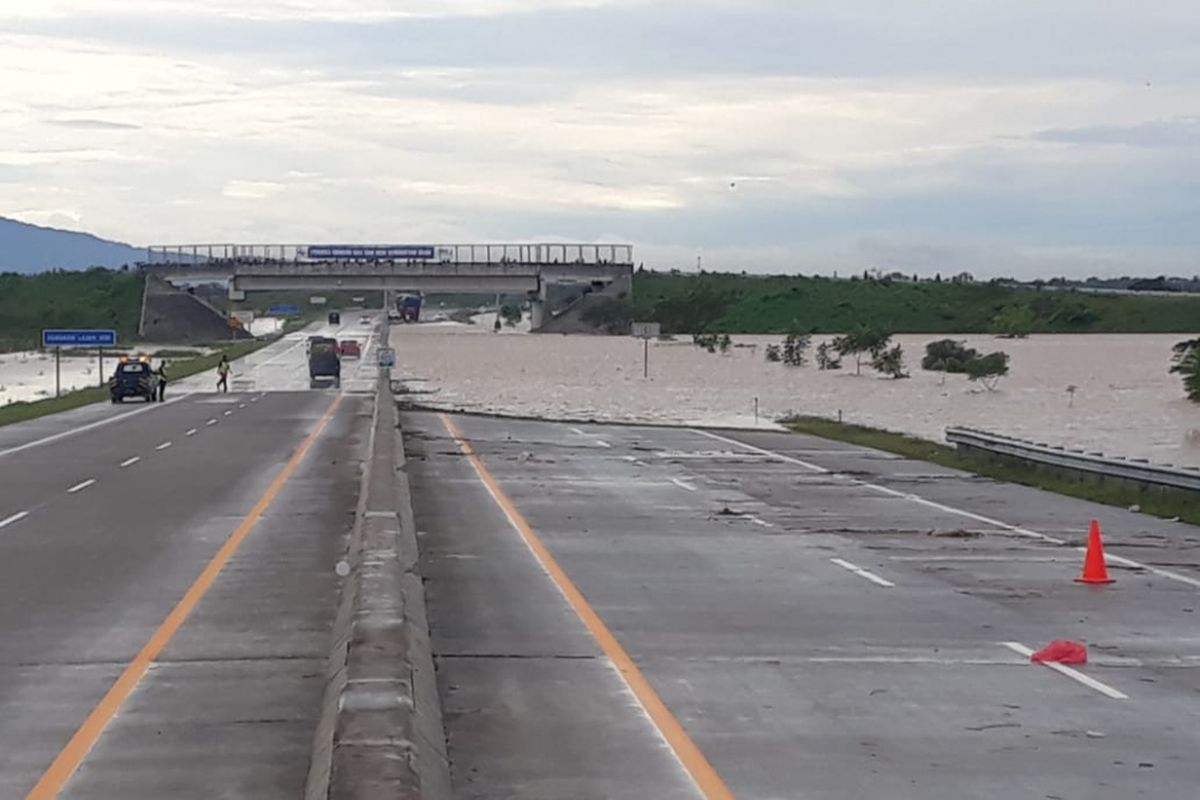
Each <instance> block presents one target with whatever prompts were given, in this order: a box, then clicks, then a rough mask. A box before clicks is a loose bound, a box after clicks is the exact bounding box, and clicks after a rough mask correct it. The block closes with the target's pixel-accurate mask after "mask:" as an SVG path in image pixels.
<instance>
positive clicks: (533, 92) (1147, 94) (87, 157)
mask: <svg viewBox="0 0 1200 800" xmlns="http://www.w3.org/2000/svg"><path fill="white" fill-rule="evenodd" d="M1052 6H1053V7H1052V8H1051V7H1047V5H1046V4H1040V3H1033V2H1032V0H1014V1H1013V2H1012V3H1006V4H982V5H981V4H962V3H961V2H958V3H955V2H949V0H912V2H910V3H906V4H905V6H904V9H903V11H902V12H901V11H898V10H897V8H896V6H895V4H894V3H885V2H883V0H855V1H854V2H841V1H839V2H834V0H813V1H812V2H805V3H795V2H784V1H783V0H738V1H737V2H735V0H698V2H696V3H693V4H690V5H688V6H686V7H682V6H670V5H668V4H664V3H653V2H637V1H636V0H629V1H628V2H625V1H618V0H613V1H611V2H602V1H601V0H596V1H595V2H590V1H588V0H580V2H574V0H561V2H534V1H533V0H528V1H525V0H508V1H506V2H495V3H493V2H485V1H484V0H458V1H457V2H434V0H427V1H426V0H421V1H420V2H391V1H390V0H388V1H387V2H385V0H322V1H321V2H318V0H264V2H260V3H255V4H245V3H242V2H240V0H239V1H238V2H234V0H197V2H190V3H187V4H181V3H175V2H167V0H124V1H123V2H114V1H113V0H44V2H33V0H13V1H12V2H6V3H4V4H3V7H2V8H0V72H2V73H3V74H4V75H5V76H6V80H5V82H4V85H3V86H0V170H3V172H0V175H6V176H10V177H8V178H0V214H3V213H4V209H5V208H19V209H26V210H32V211H33V212H37V209H44V210H45V211H44V213H46V214H57V213H60V210H61V209H64V208H65V209H74V210H75V211H76V212H77V213H78V214H79V216H80V219H81V220H83V221H84V222H85V223H86V224H87V225H89V226H91V227H94V228H95V229H96V231H97V232H98V233H101V234H105V235H108V236H111V237H114V238H119V239H122V240H127V241H164V240H170V239H182V240H189V241H194V240H205V239H216V240H235V241H236V240H240V239H246V240H251V239H252V240H255V241H264V240H270V239H279V240H291V241H305V240H316V239H323V238H324V239H338V240H355V239H357V240H364V241H365V240H371V239H386V240H393V239H395V238H396V236H397V231H401V232H402V233H403V235H404V236H407V237H412V238H413V239H414V240H416V239H423V240H437V239H443V240H444V239H449V238H462V239H475V240H480V239H493V238H494V239H505V240H518V239H523V238H533V237H541V236H548V235H549V236H558V237H561V238H579V239H583V240H591V239H594V238H595V237H596V236H597V235H598V231H604V232H605V233H606V234H607V235H613V236H618V237H621V238H628V239H631V240H633V241H635V242H636V243H638V244H639V245H644V252H646V253H648V254H655V255H654V257H655V258H662V259H668V258H674V257H675V256H674V255H672V254H682V255H680V257H681V258H682V259H683V263H684V264H685V265H686V264H688V263H691V262H694V251H695V250H696V249H697V248H703V249H704V251H705V252H706V253H711V254H714V255H713V256H712V257H713V258H714V259H716V258H718V256H717V255H716V254H726V255H728V258H729V259H730V263H736V262H737V260H738V259H740V258H744V259H745V261H744V262H743V263H749V264H753V265H754V268H755V269H759V268H763V269H765V268H768V267H769V266H770V264H771V263H774V264H776V265H777V267H778V268H787V269H790V268H793V266H794V265H796V264H801V263H802V264H808V265H811V266H813V268H814V269H824V268H826V267H832V265H838V266H837V268H840V269H850V268H852V267H853V268H856V269H859V268H862V267H863V266H871V265H873V264H872V263H868V262H873V261H876V260H888V259H891V260H894V261H895V262H896V263H897V264H901V263H904V264H910V265H912V266H913V268H915V269H921V268H922V266H921V265H922V264H924V265H927V266H929V267H930V268H933V265H934V264H936V263H940V262H941V261H943V260H945V261H954V260H957V261H961V262H969V263H971V264H975V265H978V267H979V268H980V269H994V270H997V271H1000V272H1005V273H1008V272H1014V271H1016V270H1036V269H1041V268H1043V267H1044V265H1046V264H1048V263H1058V262H1051V261H1050V260H1048V259H1046V258H1044V257H1042V256H1038V257H1037V258H1034V257H1032V256H1030V254H1031V253H1046V252H1051V251H1053V252H1069V253H1084V252H1086V253H1095V252H1097V251H1098V250H1100V249H1104V248H1108V249H1109V251H1110V252H1111V253H1113V254H1115V255H1114V258H1117V259H1135V258H1141V257H1140V256H1136V255H1135V254H1136V253H1138V252H1144V253H1145V254H1146V256H1145V258H1146V259H1153V258H1157V257H1158V256H1160V255H1161V253H1162V252H1163V251H1162V249H1161V247H1163V246H1166V247H1169V248H1175V249H1174V250H1172V252H1173V253H1174V252H1179V251H1181V250H1183V249H1186V248H1188V247H1195V246H1197V245H1200V241H1198V240H1197V239H1198V237H1200V233H1197V232H1195V231H1196V229H1195V226H1194V225H1192V224H1191V222H1190V220H1191V219H1194V218H1195V215H1196V214H1197V213H1200V199H1197V198H1196V195H1195V192H1194V191H1193V187H1192V181H1191V180H1190V179H1189V176H1190V175H1194V174H1196V170H1198V169H1200V151H1198V150H1197V148H1195V147H1194V145H1195V143H1196V131H1197V126H1198V125H1200V123H1198V122H1197V120H1198V119H1200V118H1198V117H1196V116H1194V115H1191V114H1190V113H1188V110H1190V109H1196V108H1200V78H1198V77H1197V76H1200V46H1197V45H1196V44H1195V42H1194V41H1193V39H1192V37H1191V35H1190V31H1191V30H1194V29H1195V27H1196V23H1198V22H1200V6H1197V5H1196V4H1194V3H1190V2H1187V3H1185V2H1181V1H1178V2H1177V1H1175V0H1162V1H1161V2H1159V3H1156V5H1155V13H1154V14H1148V13H1145V11H1144V9H1140V8H1134V7H1116V5H1114V4H1109V5H1103V6H1096V5H1095V4H1094V3H1086V2H1084V1H1083V0H1062V2H1059V3H1055V4H1052ZM1031 20H1036V24H1031V22H1030V21H1031ZM1147 83H1150V84H1151V85H1150V86H1147V85H1146V84H1147ZM14 175H19V176H20V180H19V181H16V180H12V179H11V176H14ZM184 209H186V212H184ZM688 254H690V255H688ZM1071 258H1075V256H1071ZM822 259H823V260H822ZM1102 261H1103V260H1102ZM651 263H653V262H651ZM664 263H665V262H664ZM1062 263H1078V264H1083V263H1085V262H1084V261H1083V257H1082V256H1081V257H1079V258H1078V259H1077V260H1076V261H1071V260H1070V259H1069V258H1066V257H1064V261H1063V262H1062ZM1103 263H1108V262H1107V261H1103ZM1140 263H1146V262H1145V261H1144V260H1143V262H1140ZM660 265H663V264H660ZM822 265H824V266H822ZM855 265H857V266H855ZM1080 268H1083V267H1082V266H1081V267H1080ZM1113 268H1114V269H1116V268H1117V267H1113Z"/></svg>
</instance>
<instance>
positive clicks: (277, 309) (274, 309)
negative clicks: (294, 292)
mask: <svg viewBox="0 0 1200 800" xmlns="http://www.w3.org/2000/svg"><path fill="white" fill-rule="evenodd" d="M267 313H268V314H275V315H276V316H281V317H286V316H288V315H289V314H299V313H300V306H270V307H269V308H268V309H267Z"/></svg>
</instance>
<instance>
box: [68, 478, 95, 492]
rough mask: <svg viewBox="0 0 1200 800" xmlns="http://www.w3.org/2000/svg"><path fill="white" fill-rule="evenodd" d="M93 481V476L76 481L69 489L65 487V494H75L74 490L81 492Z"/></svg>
mask: <svg viewBox="0 0 1200 800" xmlns="http://www.w3.org/2000/svg"><path fill="white" fill-rule="evenodd" d="M95 482H96V479H95V478H88V479H87V480H86V481H84V482H83V483H77V484H75V485H74V486H72V487H71V488H70V489H67V494H75V493H76V492H82V491H83V490H84V489H86V488H88V487H89V486H91V485H92V484H94V483H95Z"/></svg>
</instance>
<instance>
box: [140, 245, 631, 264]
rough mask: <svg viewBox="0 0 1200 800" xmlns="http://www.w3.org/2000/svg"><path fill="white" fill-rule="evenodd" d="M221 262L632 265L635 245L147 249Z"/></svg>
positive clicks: (159, 258)
mask: <svg viewBox="0 0 1200 800" xmlns="http://www.w3.org/2000/svg"><path fill="white" fill-rule="evenodd" d="M222 261H238V262H279V261H286V262H319V261H339V262H345V261H398V262H406V263H435V264H436V263H440V264H559V265H570V264H587V265H593V264H619V265H630V266H631V265H632V264H633V245H631V244H567V243H549V242H543V243H524V244H520V243H518V244H428V245H425V244H423V245H319V244H170V245H153V246H151V247H147V248H146V263H148V264H151V265H155V264H170V265H187V264H209V263H220V262H222Z"/></svg>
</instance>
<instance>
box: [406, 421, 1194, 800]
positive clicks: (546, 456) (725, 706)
mask: <svg viewBox="0 0 1200 800" xmlns="http://www.w3.org/2000/svg"><path fill="white" fill-rule="evenodd" d="M456 424H457V425H458V426H459V427H460V428H461V429H462V431H463V434H464V436H465V437H466V439H467V440H469V441H470V443H471V446H472V447H473V448H474V449H475V451H476V452H477V453H478V454H479V456H480V457H481V459H482V461H483V463H484V464H485V465H486V467H487V469H488V470H489V471H490V472H491V474H492V475H493V476H494V478H495V480H496V482H497V484H498V485H499V487H500V489H501V491H502V492H503V493H504V494H505V495H506V496H507V497H508V498H510V499H511V502H512V503H513V505H514V506H515V507H516V508H517V509H518V510H519V512H520V513H521V514H522V515H523V517H524V518H525V519H526V520H528V522H529V525H530V526H531V527H532V528H533V530H534V531H536V533H537V534H538V536H539V537H540V538H541V540H542V541H543V542H544V543H545V545H546V547H547V548H548V549H549V550H550V551H551V553H552V554H553V556H554V558H555V559H556V560H557V561H558V563H559V564H561V565H562V567H563V569H564V570H565V571H566V573H568V574H569V576H570V577H571V579H572V580H573V581H574V583H575V585H577V586H578V588H579V590H580V591H581V592H582V594H583V595H584V596H585V597H586V598H587V600H588V602H590V604H591V606H592V607H593V608H594V609H595V610H596V612H597V613H598V614H599V616H600V617H602V618H603V619H604V621H605V622H606V623H607V625H608V627H609V628H610V629H611V630H612V632H613V634H614V635H615V636H616V638H617V639H618V640H619V641H620V643H621V644H622V645H623V646H624V648H625V650H627V651H628V652H629V653H630V654H631V655H632V656H633V658H634V660H635V661H636V663H637V664H638V666H639V667H640V668H641V670H642V672H643V673H644V674H645V675H646V676H647V678H648V679H649V680H650V682H651V684H652V685H653V687H654V689H655V690H656V691H657V693H658V694H659V696H661V698H662V699H663V701H664V702H665V703H666V704H667V706H668V708H669V709H670V711H671V712H673V714H674V716H675V717H676V718H677V719H678V720H679V721H680V722H681V723H682V724H683V726H684V727H685V729H686V730H687V732H688V733H689V734H690V735H691V737H692V738H693V739H694V740H695V742H696V743H697V745H698V746H699V747H700V748H701V750H702V751H703V752H704V754H705V755H706V756H707V757H708V759H709V761H710V762H711V763H712V765H713V766H714V767H715V769H716V770H717V771H718V772H719V773H720V775H721V776H722V777H723V778H724V780H725V781H726V783H728V784H729V786H730V787H731V788H732V790H733V791H734V793H735V794H736V795H737V796H738V797H740V798H761V799H762V800H766V799H767V798H784V797H786V798H821V800H825V799H826V798H828V800H834V798H839V799H841V798H884V797H886V798H913V800H917V798H921V799H922V800H925V799H927V798H934V799H935V800H938V799H941V798H944V799H945V800H958V798H964V797H980V798H983V797H986V798H1028V797H1060V798H1083V797H1086V798H1101V799H1108V798H1111V800H1118V799H1121V800H1123V799H1124V798H1131V797H1147V798H1163V800H1166V799H1167V798H1180V797H1186V796H1191V792H1192V791H1194V788H1193V787H1194V786H1195V784H1196V782H1197V781H1198V780H1200V765H1198V764H1197V763H1196V762H1195V759H1194V758H1193V754H1194V752H1195V751H1196V748H1197V745H1200V734H1198V732H1197V729H1196V728H1195V725H1194V719H1195V714H1196V712H1197V710H1198V709H1197V700H1196V699H1195V698H1196V695H1197V693H1198V692H1200V680H1198V679H1200V672H1198V669H1200V637H1197V635H1196V634H1195V614H1196V613H1198V612H1197V601H1200V596H1198V594H1197V592H1198V591H1200V587H1198V586H1197V585H1196V584H1195V581H1197V580H1200V566H1198V565H1197V559H1196V558H1195V547H1196V545H1197V542H1198V540H1200V531H1197V529H1196V528H1194V527H1191V526H1187V525H1181V524H1179V523H1169V522H1164V521H1158V520H1153V519H1150V518H1147V517H1143V516H1142V515H1138V514H1131V513H1127V512H1123V511H1119V510H1114V509H1111V508H1107V507H1102V506H1096V505H1093V504H1089V503H1085V502H1082V501H1078V500H1073V499H1069V498H1062V497H1058V496H1055V495H1050V494H1047V493H1043V492H1039V491H1036V490H1032V489H1027V488H1023V487H1016V486H1010V485H1005V484H999V483H996V482H993V481H988V480H981V479H978V478H973V477H971V476H965V475H962V474H958V473H954V472H952V471H948V470H942V469H939V468H936V467H930V466H929V465H925V464H921V463H918V462H912V461H908V460H905V459H900V458H896V457H892V456H889V455H886V454H881V453H877V452H873V451H868V450H863V449H862V448H855V447H850V446H847V445H842V444H838V443H831V442H825V441H823V440H818V439H813V438H810V437H801V436H790V435H786V434H774V433H754V434H744V433H734V432H728V433H723V434H722V433H720V432H716V437H717V438H714V436H713V435H711V434H709V433H706V432H700V431H689V430H670V429H639V428H634V427H620V426H592V425H584V426H567V425H556V424H551V423H539V422H523V421H508V420H490V419H480V418H465V417H463V418H456ZM403 425H404V428H405V431H406V438H407V444H408V448H409V453H410V456H411V457H412V463H410V465H409V471H410V474H411V476H412V480H413V490H414V502H415V504H416V513H417V520H418V528H419V530H420V531H421V533H422V546H423V569H424V571H425V575H426V578H427V581H428V583H427V591H428V594H429V611H430V622H431V626H432V629H433V631H432V632H433V637H434V643H435V655H436V656H437V658H438V666H439V679H440V681H441V688H442V691H443V699H444V702H445V705H446V720H447V729H448V731H447V732H448V736H449V740H450V742H449V744H450V751H451V756H452V759H453V772H452V775H453V777H454V780H455V785H456V791H457V792H458V795H459V797H461V798H475V797H625V796H628V797H688V796H692V797H694V796H700V795H699V794H698V792H697V790H696V789H695V788H694V787H693V786H691V785H690V783H689V782H688V781H687V780H686V776H682V775H681V771H680V769H679V765H678V763H677V762H676V761H675V760H674V758H673V757H672V755H671V753H670V751H669V750H666V749H665V748H664V746H663V745H662V743H661V740H660V739H659V738H657V737H656V735H655V732H654V730H653V728H652V726H650V725H649V723H648V720H647V719H646V717H645V715H644V714H642V713H641V711H640V710H639V708H638V707H637V706H636V704H634V703H632V702H631V698H630V696H629V694H628V693H627V692H625V691H624V690H623V687H622V686H621V685H620V682H619V681H614V680H613V678H614V675H613V673H612V672H611V670H606V669H604V668H603V667H605V666H607V665H606V663H605V659H604V658H603V657H602V656H601V655H599V654H598V652H597V648H596V645H595V643H594V642H592V641H590V637H588V636H587V635H586V631H584V629H583V627H582V625H581V624H580V622H579V620H578V619H575V618H574V616H573V615H572V614H571V612H570V610H569V608H568V607H567V606H566V604H565V601H564V600H563V598H562V597H561V595H559V594H558V593H557V592H556V591H555V589H554V587H553V585H552V584H551V583H550V582H549V578H548V577H547V576H546V574H545V573H544V572H542V571H541V570H540V569H539V568H538V567H537V565H536V564H535V563H534V562H533V560H532V557H531V555H530V553H529V551H528V550H527V549H526V548H525V547H524V545H523V544H522V543H521V541H520V539H519V538H518V537H517V534H516V532H515V531H514V530H513V529H512V527H511V526H510V525H509V524H508V523H507V521H506V519H505V517H504V515H503V514H502V513H501V512H500V511H499V509H498V507H497V505H496V504H495V503H494V502H493V501H492V499H491V497H490V496H489V494H488V492H487V491H486V490H485V489H484V488H483V486H482V484H481V483H480V481H479V479H478V478H477V477H476V476H475V475H474V474H473V471H472V470H471V468H470V466H469V464H467V463H466V462H465V459H464V458H463V456H462V455H461V453H459V452H458V450H457V448H456V446H455V443H454V442H453V440H452V439H451V438H450V437H449V436H448V435H447V432H446V429H445V428H444V427H443V426H442V424H441V422H440V421H439V419H438V418H437V417H436V416H435V415H428V414H420V413H413V414H405V415H404V417H403ZM1092 518H1097V519H1100V520H1101V522H1102V523H1103V525H1104V529H1105V533H1106V536H1107V541H1108V543H1109V545H1110V552H1111V555H1112V556H1113V557H1114V558H1115V559H1122V558H1123V559H1126V562H1118V563H1116V564H1115V569H1114V570H1113V571H1114V574H1115V577H1116V578H1117V583H1116V584H1114V585H1112V586H1108V587H1103V588H1094V587H1087V586H1082V585H1079V584H1077V583H1075V582H1074V581H1073V580H1072V579H1073V578H1074V577H1075V576H1076V575H1078V572H1079V568H1080V564H1081V560H1082V554H1081V553H1080V552H1079V551H1078V549H1077V547H1078V546H1079V545H1081V544H1082V542H1083V538H1084V535H1085V534H1086V531H1087V524H1088V521H1089V520H1090V519H1092ZM1054 638H1070V639H1076V640H1080V641H1083V642H1085V643H1087V644H1088V646H1089V649H1090V663H1089V664H1088V665H1087V666H1084V667H1080V668H1079V670H1078V671H1077V672H1075V673H1074V674H1062V673H1060V672H1055V671H1052V670H1050V669H1047V668H1045V667H1040V666H1036V665H1032V664H1030V663H1029V661H1028V658H1027V655H1023V653H1026V654H1027V652H1028V651H1027V650H1025V649H1023V648H1024V647H1031V648H1037V647H1041V646H1042V645H1044V644H1046V643H1047V642H1049V641H1050V640H1051V639H1054ZM1118 698H1121V699H1118Z"/></svg>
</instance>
